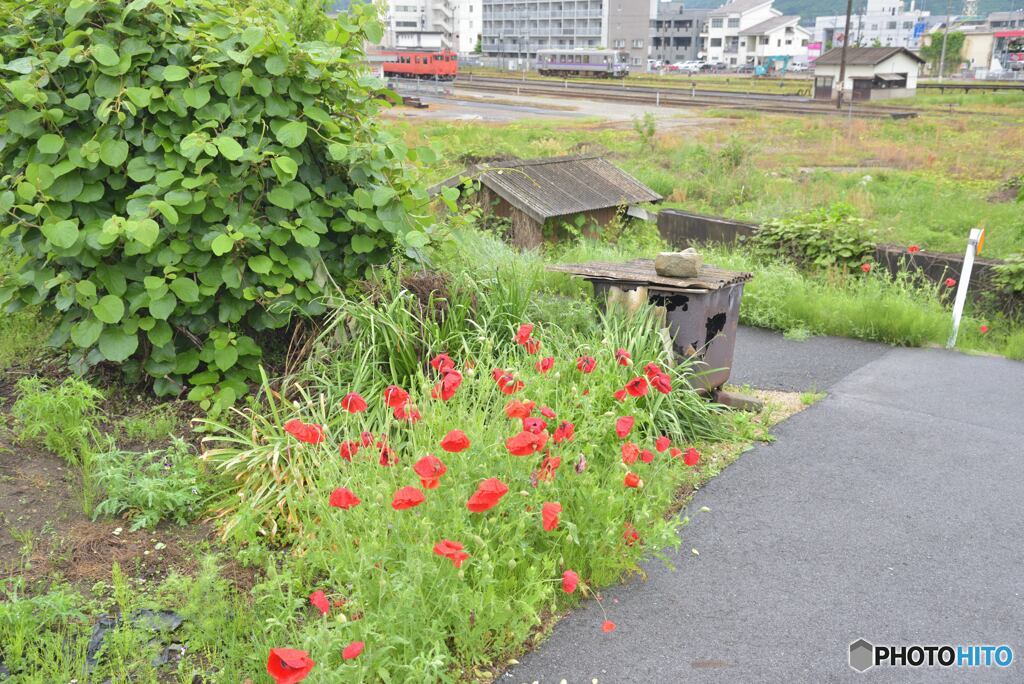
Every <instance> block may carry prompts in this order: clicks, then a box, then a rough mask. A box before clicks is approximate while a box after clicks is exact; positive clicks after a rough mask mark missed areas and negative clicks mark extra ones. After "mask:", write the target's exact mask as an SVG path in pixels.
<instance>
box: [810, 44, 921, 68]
mask: <svg viewBox="0 0 1024 684" xmlns="http://www.w3.org/2000/svg"><path fill="white" fill-rule="evenodd" d="M842 52H843V49H842V48H832V49H831V50H829V51H828V52H826V53H825V54H823V55H822V56H821V57H818V58H817V59H816V60H814V65H815V66H817V65H819V64H825V65H838V64H839V62H840V61H841V60H842ZM901 52H902V53H903V54H905V55H907V56H908V57H910V58H912V59H914V60H917V61H918V62H920V63H921V64H924V60H923V59H921V58H920V57H918V56H917V55H915V54H914V53H913V52H911V51H910V50H908V49H906V48H901V47H869V48H864V47H848V48H846V63H847V64H857V65H860V66H878V65H879V64H881V63H882V62H884V61H885V60H887V59H890V58H892V57H895V56H896V55H898V54H900V53H901Z"/></svg>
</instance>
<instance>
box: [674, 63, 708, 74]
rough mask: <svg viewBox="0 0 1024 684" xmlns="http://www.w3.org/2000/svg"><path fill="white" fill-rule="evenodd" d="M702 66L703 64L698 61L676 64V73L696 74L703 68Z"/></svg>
mask: <svg viewBox="0 0 1024 684" xmlns="http://www.w3.org/2000/svg"><path fill="white" fill-rule="evenodd" d="M704 64H705V63H704V62H700V61H690V62H680V63H679V64H678V67H679V68H678V71H685V72H687V73H690V74H696V73H697V72H699V71H700V70H701V69H703V68H704Z"/></svg>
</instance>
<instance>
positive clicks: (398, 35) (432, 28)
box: [383, 0, 457, 49]
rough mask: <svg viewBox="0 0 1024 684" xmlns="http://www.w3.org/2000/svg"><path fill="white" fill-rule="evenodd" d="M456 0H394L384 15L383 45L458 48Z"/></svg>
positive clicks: (390, 2)
mask: <svg viewBox="0 0 1024 684" xmlns="http://www.w3.org/2000/svg"><path fill="white" fill-rule="evenodd" d="M456 1H457V0H390V1H389V2H388V4H387V6H386V9H385V12H384V16H383V19H384V26H385V31H384V40H383V47H386V48H423V49H440V48H445V49H457V47H456V26H455V3H456Z"/></svg>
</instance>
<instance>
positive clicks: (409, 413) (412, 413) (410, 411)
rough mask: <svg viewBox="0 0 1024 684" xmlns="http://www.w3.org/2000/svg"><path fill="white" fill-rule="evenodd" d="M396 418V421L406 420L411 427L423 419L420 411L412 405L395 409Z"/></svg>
mask: <svg viewBox="0 0 1024 684" xmlns="http://www.w3.org/2000/svg"><path fill="white" fill-rule="evenodd" d="M394 416H395V420H404V421H406V422H407V423H409V425H415V424H416V423H418V422H420V420H421V419H422V418H423V416H421V415H420V411H419V409H417V408H416V407H415V406H413V405H412V404H406V405H405V406H399V407H398V408H396V409H395V411H394Z"/></svg>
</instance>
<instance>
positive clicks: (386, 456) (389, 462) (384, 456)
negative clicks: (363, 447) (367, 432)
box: [377, 442, 398, 467]
mask: <svg viewBox="0 0 1024 684" xmlns="http://www.w3.org/2000/svg"><path fill="white" fill-rule="evenodd" d="M377 448H378V449H380V458H378V459H377V461H378V462H379V463H380V464H381V465H382V466H385V467H390V466H393V465H395V464H396V463H398V454H396V453H395V450H394V449H392V448H391V447H390V446H388V445H387V444H385V443H384V442H377Z"/></svg>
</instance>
